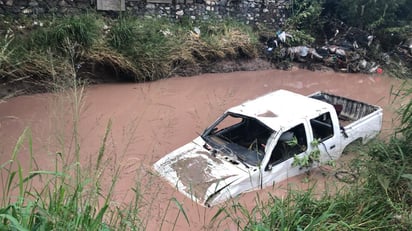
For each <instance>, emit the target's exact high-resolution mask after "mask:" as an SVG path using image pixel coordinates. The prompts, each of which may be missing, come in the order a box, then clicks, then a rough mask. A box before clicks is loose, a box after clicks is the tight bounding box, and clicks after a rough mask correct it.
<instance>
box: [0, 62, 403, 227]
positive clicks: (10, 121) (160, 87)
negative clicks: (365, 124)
mask: <svg viewBox="0 0 412 231" xmlns="http://www.w3.org/2000/svg"><path fill="white" fill-rule="evenodd" d="M399 85H400V81H397V80H395V79H390V78H387V77H384V76H377V75H361V74H342V73H333V72H310V71H305V70H292V71H280V70H266V71H255V72H235V73H227V74H205V75H201V76H196V77H185V78H183V77H174V78H170V79H165V80H160V81H157V82H149V83H140V84H102V85H95V86H90V87H88V88H87V89H86V91H85V92H84V93H83V96H84V97H83V98H82V100H81V101H79V107H75V104H76V103H75V102H74V100H73V96H72V95H70V94H69V93H67V94H61V95H56V94H36V95H28V96H20V97H16V98H12V99H8V100H5V101H2V102H1V103H0V155H1V156H0V159H1V163H4V162H5V161H7V160H8V159H9V158H10V155H11V152H12V149H13V147H14V145H15V143H16V140H17V138H18V137H19V135H20V134H22V132H23V130H24V129H25V128H26V127H30V128H31V133H32V139H33V155H34V158H35V160H36V162H37V165H38V166H39V168H40V169H53V168H54V159H56V153H62V155H63V156H64V157H63V158H65V159H67V160H68V161H70V160H73V159H74V157H73V155H71V154H70V153H74V150H75V149H76V147H75V145H74V144H75V142H74V141H73V139H72V135H73V108H80V110H79V116H78V121H79V122H78V128H79V129H78V130H77V131H75V132H77V133H78V134H79V140H78V142H79V144H80V153H81V156H80V159H81V165H82V166H88V165H89V164H90V163H94V162H95V161H96V158H97V154H98V151H99V147H100V145H101V143H102V138H103V136H104V134H105V130H106V128H107V124H108V122H109V120H110V121H111V123H112V129H111V132H110V134H109V136H108V142H107V148H106V156H105V163H104V164H106V165H107V166H108V169H107V172H106V174H107V175H108V176H110V175H111V174H113V173H114V169H113V168H114V166H116V165H117V166H121V174H120V176H119V180H118V184H117V187H116V189H115V200H116V203H118V205H122V204H123V203H124V204H127V203H128V201H129V200H130V198H131V197H132V196H133V193H132V191H131V188H132V187H134V186H135V184H136V182H141V184H142V185H141V186H142V195H143V196H144V198H145V200H143V201H142V206H143V210H142V216H143V217H144V218H143V219H145V220H146V221H147V228H148V230H158V229H159V227H160V226H159V224H160V223H161V221H164V222H163V224H162V229H163V230H171V228H172V226H173V225H176V227H175V229H176V230H201V229H216V227H211V226H210V225H209V221H210V219H211V218H212V216H213V215H214V214H215V213H216V211H217V208H211V209H207V208H203V207H201V206H198V205H196V204H194V203H193V202H191V201H190V200H189V199H187V198H185V197H184V196H182V195H181V194H180V193H178V192H176V191H175V190H174V189H173V187H172V186H170V185H169V184H167V183H166V182H165V181H163V180H161V179H159V178H158V177H156V176H154V175H153V171H152V170H151V166H152V164H153V163H154V162H155V161H157V160H158V159H160V158H161V157H163V156H164V155H165V154H167V153H168V152H170V151H172V150H174V149H175V148H177V147H180V146H181V145H183V144H185V143H187V142H189V141H191V140H192V139H193V138H195V137H196V136H197V135H198V134H199V133H201V132H202V131H203V129H204V128H205V127H206V126H208V125H209V124H210V123H212V122H213V121H214V120H215V119H216V118H217V117H218V116H219V115H220V114H221V113H223V112H224V111H225V110H226V109H228V108H229V107H231V106H234V105H237V104H239V103H241V102H243V101H245V100H248V99H252V98H255V97H257V96H260V95H262V94H265V93H268V92H271V91H274V90H277V89H287V90H291V91H295V92H298V93H302V94H310V93H313V92H315V91H320V90H321V91H327V92H330V93H333V94H338V95H342V96H346V97H350V98H353V99H358V100H361V101H365V102H368V103H370V104H376V105H380V106H381V107H383V109H384V124H383V129H384V132H383V134H388V133H389V131H390V130H391V129H392V120H393V111H394V109H396V108H397V107H398V106H397V105H396V104H393V103H392V97H391V96H390V91H391V89H392V88H393V87H394V89H397V88H398V86H399ZM291 106H293V105H291ZM75 121H77V119H75ZM18 158H19V160H20V162H21V163H22V166H23V167H24V168H25V169H26V170H27V169H28V168H29V160H30V158H31V157H30V154H29V149H28V147H27V145H26V146H25V147H24V148H23V149H22V150H20V152H19V156H18ZM91 165H92V164H91ZM303 177H304V176H301V177H296V178H293V179H290V180H288V181H285V182H281V183H280V184H279V185H276V186H274V187H273V188H269V189H264V190H261V191H260V192H258V193H259V196H260V197H261V198H265V195H267V194H268V193H269V192H270V193H271V194H276V195H279V196H282V195H284V193H285V188H286V187H287V185H288V184H290V183H295V184H297V185H300V186H302V185H303V187H305V184H306V183H302V179H303ZM312 178H313V179H312V180H313V181H318V180H319V182H322V184H323V186H321V187H324V185H325V184H329V183H330V184H333V182H332V181H333V180H334V178H333V177H330V178H326V177H325V176H323V175H322V174H314V176H312ZM313 181H312V182H313ZM106 184H110V180H107V182H106ZM103 186H104V185H103ZM256 195H257V192H250V193H246V194H245V195H243V196H241V197H240V198H239V199H238V200H240V201H241V202H243V203H246V204H248V205H249V206H253V204H254V199H255V197H256ZM170 198H176V199H177V200H178V201H179V202H180V203H182V204H183V208H184V209H185V211H186V213H187V215H188V217H189V221H190V224H187V223H186V221H185V219H184V216H183V215H180V216H179V217H178V219H177V222H175V219H176V214H177V211H178V210H177V208H176V206H174V204H171V205H170V206H168V202H169V200H170ZM228 228H229V229H230V228H233V227H230V226H229V227H228ZM219 229H222V228H219Z"/></svg>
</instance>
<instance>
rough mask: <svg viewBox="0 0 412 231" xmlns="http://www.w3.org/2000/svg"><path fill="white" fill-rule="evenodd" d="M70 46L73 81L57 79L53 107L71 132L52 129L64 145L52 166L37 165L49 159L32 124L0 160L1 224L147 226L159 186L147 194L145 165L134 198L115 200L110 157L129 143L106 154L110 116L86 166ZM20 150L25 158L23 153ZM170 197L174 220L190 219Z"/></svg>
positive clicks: (81, 89) (117, 168)
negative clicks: (37, 145)
mask: <svg viewBox="0 0 412 231" xmlns="http://www.w3.org/2000/svg"><path fill="white" fill-rule="evenodd" d="M67 52H68V54H69V56H70V57H71V58H70V60H69V61H68V62H70V63H72V65H71V68H69V69H67V70H66V71H68V72H69V73H70V81H65V82H59V81H57V82H56V84H55V85H54V86H55V87H54V91H55V92H56V94H57V98H56V99H57V100H56V102H54V104H53V108H55V110H57V113H56V114H55V116H56V117H57V118H55V119H57V120H59V121H64V119H67V118H68V116H69V118H70V121H71V122H70V123H68V124H65V126H66V125H69V126H70V127H71V130H70V132H69V133H68V134H67V131H63V132H62V131H59V132H57V133H56V134H54V135H55V136H56V137H54V138H55V139H56V140H57V142H58V144H59V150H60V151H59V152H57V153H56V154H54V155H51V157H52V158H51V160H50V161H52V162H53V164H54V168H52V169H42V168H40V167H39V166H38V165H37V163H38V162H39V161H43V162H44V161H46V160H39V159H38V157H36V155H35V151H34V144H33V138H32V134H31V130H30V129H29V128H27V129H26V130H24V132H23V134H22V135H21V136H20V137H19V138H18V140H17V141H16V144H15V146H14V149H13V151H12V153H11V154H10V160H9V161H7V162H6V163H2V164H1V165H0V177H1V178H0V180H1V189H2V191H1V196H2V197H1V201H0V203H1V204H0V230H119V229H120V230H145V229H146V227H147V223H148V221H149V219H150V213H149V214H146V213H145V212H146V210H144V208H145V207H146V208H147V207H149V208H147V209H150V207H151V206H153V205H150V203H153V201H155V200H156V199H157V197H156V194H158V193H159V192H160V190H161V188H160V187H159V188H158V189H157V193H155V195H150V196H149V197H147V196H146V195H145V188H146V187H147V188H150V187H149V186H147V185H146V184H150V180H147V179H144V180H143V178H142V177H141V178H138V177H139V175H140V174H141V172H146V170H145V169H143V167H142V169H139V170H137V171H136V176H137V179H136V185H134V186H131V188H130V191H131V192H132V195H133V197H132V199H131V201H130V203H128V204H127V205H126V206H123V205H121V204H118V203H114V201H115V197H114V196H115V195H114V194H115V190H116V184H117V183H118V182H119V176H120V174H121V169H122V165H121V164H119V163H118V162H115V163H113V162H112V161H111V160H113V158H114V157H113V155H118V156H116V157H115V158H116V159H117V158H118V159H122V157H123V155H124V153H126V152H127V150H128V147H129V145H128V144H127V145H126V147H123V148H122V151H121V153H115V154H113V153H112V152H111V153H110V154H111V155H108V152H107V150H108V149H109V147H108V144H109V143H110V142H111V141H110V137H111V131H112V126H113V125H112V121H111V120H109V121H108V123H107V126H106V129H105V132H104V134H103V137H102V139H101V143H100V146H98V147H96V157H95V158H91V159H90V163H89V165H88V166H87V165H85V163H84V161H85V160H84V159H85V158H84V157H83V158H82V156H83V155H84V154H83V150H82V143H81V142H80V137H81V134H80V132H79V127H80V121H81V114H82V111H83V105H84V100H85V94H86V93H85V85H84V83H82V82H81V81H80V80H79V79H78V77H77V75H76V69H75V66H74V63H73V60H74V57H75V51H74V48H72V49H69V50H68V51H67ZM68 105H69V106H70V107H69V108H70V110H68V109H69V108H68V107H67V106H68ZM136 126H138V124H136ZM56 129H57V130H58V128H56ZM130 130H131V133H132V134H130V135H131V136H134V134H133V133H134V132H135V131H136V129H135V128H130ZM130 139H132V137H130ZM128 143H130V142H128ZM21 152H23V155H24V156H25V157H26V158H23V157H19V155H20V153H21ZM27 157H28V158H27ZM22 159H24V161H25V162H27V161H28V162H29V164H28V169H23V167H22V166H23V165H22V163H21V162H20V161H21V160H22ZM24 166H27V165H24ZM151 190H153V191H156V190H155V189H151ZM150 201H152V202H150ZM148 203H149V205H148ZM170 203H171V205H170V208H171V207H172V206H175V207H177V209H178V213H177V214H176V220H177V218H178V217H179V216H180V215H181V214H183V216H184V217H185V219H186V221H187V222H189V221H188V219H187V215H186V214H185V211H184V210H183V207H182V205H181V204H180V203H179V202H178V201H177V200H176V199H174V198H171V200H170ZM168 208H169V206H168ZM167 210H168V209H166V211H164V212H165V214H166V213H167V212H168V211H167ZM143 211H145V212H143ZM175 222H176V221H175Z"/></svg>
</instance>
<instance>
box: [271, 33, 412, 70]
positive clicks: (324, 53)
mask: <svg viewBox="0 0 412 231" xmlns="http://www.w3.org/2000/svg"><path fill="white" fill-rule="evenodd" d="M292 40H293V34H292V33H288V32H285V31H278V32H276V33H275V36H270V37H269V38H267V39H266V43H265V54H266V57H267V58H268V59H269V60H270V61H271V62H274V63H284V62H298V63H302V64H308V65H307V66H308V67H311V66H313V65H314V64H318V65H323V66H327V67H330V68H333V69H334V70H335V71H340V72H352V73H378V74H381V73H382V72H383V70H384V69H386V67H387V66H390V65H392V66H393V64H394V63H396V64H397V65H401V66H404V67H405V68H412V37H411V39H409V40H407V41H405V42H403V43H401V44H399V45H398V46H397V47H396V49H394V50H393V51H391V52H384V51H383V50H382V48H381V45H380V44H379V41H378V40H377V39H376V37H375V36H374V35H373V34H370V33H368V32H366V31H363V30H360V29H358V28H354V27H350V28H347V29H345V31H340V30H338V29H337V30H336V31H335V34H334V35H333V37H332V38H330V39H327V40H326V41H325V42H324V43H323V44H321V45H317V46H313V47H312V46H308V45H299V46H293V45H291V44H293V42H292ZM288 67H290V65H288Z"/></svg>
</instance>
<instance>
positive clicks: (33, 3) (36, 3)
mask: <svg viewBox="0 0 412 231" xmlns="http://www.w3.org/2000/svg"><path fill="white" fill-rule="evenodd" d="M38 5H39V3H38V2H37V1H30V2H29V6H31V7H36V6H38Z"/></svg>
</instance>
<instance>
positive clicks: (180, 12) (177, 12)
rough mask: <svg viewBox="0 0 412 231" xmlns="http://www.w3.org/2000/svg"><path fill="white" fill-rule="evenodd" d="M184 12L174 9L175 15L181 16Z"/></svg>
mask: <svg viewBox="0 0 412 231" xmlns="http://www.w3.org/2000/svg"><path fill="white" fill-rule="evenodd" d="M184 14H185V12H184V11H183V10H179V11H176V15H177V16H183V15H184Z"/></svg>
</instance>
